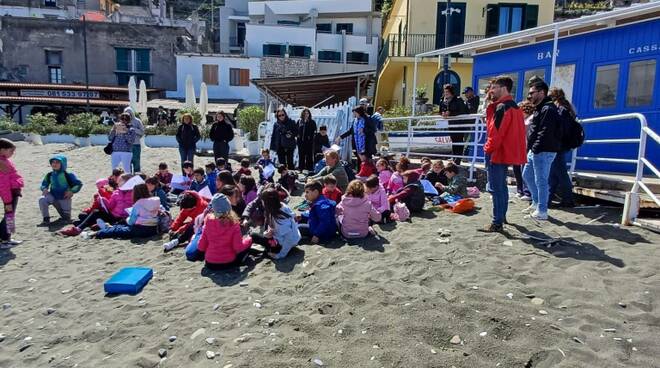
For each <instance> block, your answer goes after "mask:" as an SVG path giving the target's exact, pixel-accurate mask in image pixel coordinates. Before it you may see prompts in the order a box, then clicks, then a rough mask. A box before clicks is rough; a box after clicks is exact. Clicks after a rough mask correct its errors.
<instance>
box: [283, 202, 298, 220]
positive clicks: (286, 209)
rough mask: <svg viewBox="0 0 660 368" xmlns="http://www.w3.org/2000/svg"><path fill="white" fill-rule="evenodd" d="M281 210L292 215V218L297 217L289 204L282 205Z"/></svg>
mask: <svg viewBox="0 0 660 368" xmlns="http://www.w3.org/2000/svg"><path fill="white" fill-rule="evenodd" d="M280 210H281V211H282V212H284V213H286V214H287V215H289V217H291V218H295V217H296V215H295V214H294V213H293V211H292V210H291V209H290V208H289V207H288V206H285V205H282V208H280Z"/></svg>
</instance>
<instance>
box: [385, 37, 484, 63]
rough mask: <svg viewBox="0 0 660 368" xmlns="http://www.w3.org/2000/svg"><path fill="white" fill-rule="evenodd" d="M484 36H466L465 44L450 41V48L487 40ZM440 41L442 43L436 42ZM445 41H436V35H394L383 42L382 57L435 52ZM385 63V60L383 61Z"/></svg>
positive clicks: (410, 55) (453, 40) (464, 38)
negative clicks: (383, 52)
mask: <svg viewBox="0 0 660 368" xmlns="http://www.w3.org/2000/svg"><path fill="white" fill-rule="evenodd" d="M485 37H486V36H484V35H464V36H463V40H462V41H463V42H457V41H456V39H455V38H454V37H452V38H454V39H450V43H449V46H453V45H458V44H461V43H467V42H472V41H477V40H481V39H483V38H485ZM436 41H440V42H436ZM443 44H444V40H436V34H419V33H418V34H407V35H398V34H396V33H392V34H390V35H388V36H387V38H385V41H383V49H382V51H386V53H385V54H384V55H383V54H382V52H381V57H383V58H387V57H413V56H415V55H417V54H420V53H422V52H427V51H433V50H436V49H438V48H439V47H438V45H440V47H442V45H443ZM383 61H384V60H383Z"/></svg>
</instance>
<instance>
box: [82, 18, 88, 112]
mask: <svg viewBox="0 0 660 368" xmlns="http://www.w3.org/2000/svg"><path fill="white" fill-rule="evenodd" d="M82 20H83V52H84V54H85V97H86V99H87V107H86V110H87V112H89V65H88V63H87V21H86V19H85V16H84V15H83V17H82Z"/></svg>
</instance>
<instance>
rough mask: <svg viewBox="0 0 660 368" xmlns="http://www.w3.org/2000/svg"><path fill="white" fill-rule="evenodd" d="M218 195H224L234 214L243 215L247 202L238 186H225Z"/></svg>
mask: <svg viewBox="0 0 660 368" xmlns="http://www.w3.org/2000/svg"><path fill="white" fill-rule="evenodd" d="M218 193H222V194H224V195H225V197H227V199H229V203H231V209H232V211H234V213H237V214H238V213H243V211H245V201H244V200H243V196H242V195H241V190H240V189H238V186H236V185H225V186H224V187H222V190H221V191H220V192H218Z"/></svg>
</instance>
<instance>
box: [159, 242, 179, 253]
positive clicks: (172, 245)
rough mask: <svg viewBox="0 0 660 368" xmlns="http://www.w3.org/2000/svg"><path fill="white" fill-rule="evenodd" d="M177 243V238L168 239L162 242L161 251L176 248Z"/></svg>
mask: <svg viewBox="0 0 660 368" xmlns="http://www.w3.org/2000/svg"><path fill="white" fill-rule="evenodd" d="M177 245H179V239H174V240H170V241H168V242H167V243H165V244H163V252H169V251H171V250H172V249H174V248H176V247H177Z"/></svg>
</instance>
